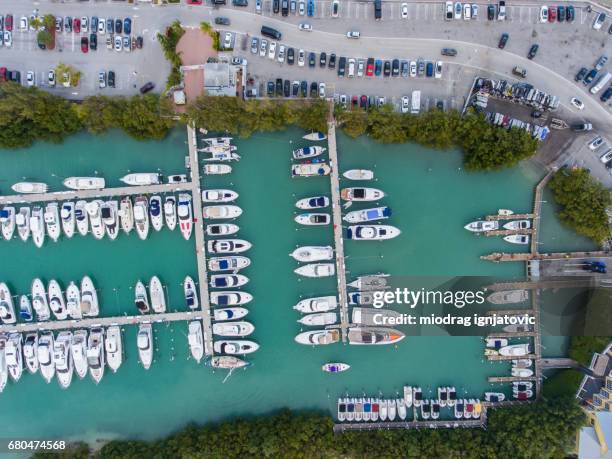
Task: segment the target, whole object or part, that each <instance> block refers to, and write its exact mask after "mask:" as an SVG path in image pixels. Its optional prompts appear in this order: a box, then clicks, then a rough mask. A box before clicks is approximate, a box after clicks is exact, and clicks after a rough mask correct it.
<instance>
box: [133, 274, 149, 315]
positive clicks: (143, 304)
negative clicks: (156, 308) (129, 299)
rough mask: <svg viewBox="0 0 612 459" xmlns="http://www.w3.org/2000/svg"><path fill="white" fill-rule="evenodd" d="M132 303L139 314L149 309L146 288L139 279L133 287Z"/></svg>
mask: <svg viewBox="0 0 612 459" xmlns="http://www.w3.org/2000/svg"><path fill="white" fill-rule="evenodd" d="M134 304H135V305H136V309H137V310H138V312H140V313H141V314H146V313H148V312H149V311H150V310H151V308H150V306H149V297H148V295H147V289H146V287H145V285H144V284H143V283H142V282H141V281H138V282H136V287H134Z"/></svg>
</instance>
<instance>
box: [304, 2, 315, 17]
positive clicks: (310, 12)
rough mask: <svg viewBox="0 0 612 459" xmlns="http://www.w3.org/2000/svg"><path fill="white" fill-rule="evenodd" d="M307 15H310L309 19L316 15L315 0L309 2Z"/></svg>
mask: <svg viewBox="0 0 612 459" xmlns="http://www.w3.org/2000/svg"><path fill="white" fill-rule="evenodd" d="M306 13H307V14H308V16H309V17H312V16H314V14H315V4H314V0H308V7H307V11H306Z"/></svg>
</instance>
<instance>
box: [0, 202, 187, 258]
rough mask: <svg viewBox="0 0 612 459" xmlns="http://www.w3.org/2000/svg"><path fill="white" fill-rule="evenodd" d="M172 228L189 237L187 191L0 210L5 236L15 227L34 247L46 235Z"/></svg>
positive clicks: (55, 237)
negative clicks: (166, 194)
mask: <svg viewBox="0 0 612 459" xmlns="http://www.w3.org/2000/svg"><path fill="white" fill-rule="evenodd" d="M164 223H165V226H166V227H167V228H168V229H170V230H174V229H175V228H176V227H177V226H178V227H179V228H180V230H181V233H182V235H183V237H184V238H185V239H189V238H190V237H191V232H192V227H193V215H192V207H191V195H189V194H188V193H181V194H179V195H178V199H177V198H176V197H175V196H173V195H168V196H166V197H165V199H164V201H162V198H161V196H158V195H155V196H151V197H150V198H147V197H146V196H137V197H136V198H135V199H134V201H133V202H132V198H131V197H130V196H124V197H123V198H122V199H121V201H116V200H108V201H102V200H99V199H96V200H93V201H84V200H80V201H77V202H72V201H64V202H61V203H57V202H49V203H47V204H46V205H45V207H44V208H43V207H42V206H33V207H32V208H30V207H21V208H19V211H16V209H15V208H14V207H12V206H5V207H4V208H3V209H2V210H0V227H1V230H2V236H3V238H4V239H6V240H10V239H12V238H13V235H14V232H15V231H17V234H18V235H19V238H20V239H21V240H22V241H24V242H26V241H28V240H29V239H30V237H31V238H32V241H33V242H34V244H35V245H36V246H37V247H42V246H43V244H44V242H45V238H46V236H49V238H51V240H53V241H54V242H57V240H58V239H59V237H60V235H61V234H63V235H64V236H65V237H67V238H72V237H73V236H74V235H75V234H76V233H78V234H80V235H81V236H85V235H87V234H88V233H91V234H92V235H93V236H94V237H95V238H96V239H103V238H104V237H105V236H107V237H108V238H109V239H111V240H115V239H116V238H117V236H118V235H119V232H120V231H123V232H124V233H125V234H129V233H131V232H132V231H133V230H136V233H137V234H138V237H139V238H140V239H142V240H145V239H146V238H147V236H148V234H149V228H150V226H152V227H153V229H154V230H155V231H160V230H161V229H162V228H163V226H164Z"/></svg>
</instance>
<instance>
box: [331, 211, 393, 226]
mask: <svg viewBox="0 0 612 459" xmlns="http://www.w3.org/2000/svg"><path fill="white" fill-rule="evenodd" d="M390 216H391V208H390V207H374V208H371V209H362V210H354V211H352V212H349V213H347V214H346V215H345V216H344V217H343V218H342V219H343V220H344V221H345V222H349V223H366V222H373V221H376V220H384V219H387V218H389V217H390Z"/></svg>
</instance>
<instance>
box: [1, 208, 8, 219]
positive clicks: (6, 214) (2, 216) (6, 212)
mask: <svg viewBox="0 0 612 459" xmlns="http://www.w3.org/2000/svg"><path fill="white" fill-rule="evenodd" d="M8 216H9V211H8V210H4V209H2V210H0V218H8Z"/></svg>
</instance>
